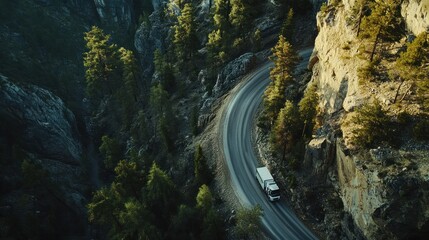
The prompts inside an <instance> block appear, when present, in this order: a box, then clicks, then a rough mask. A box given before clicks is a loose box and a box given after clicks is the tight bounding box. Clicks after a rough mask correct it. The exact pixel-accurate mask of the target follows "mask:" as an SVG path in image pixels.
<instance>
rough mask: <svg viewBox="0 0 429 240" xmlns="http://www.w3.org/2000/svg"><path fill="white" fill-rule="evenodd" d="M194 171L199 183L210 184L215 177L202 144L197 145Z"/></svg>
mask: <svg viewBox="0 0 429 240" xmlns="http://www.w3.org/2000/svg"><path fill="white" fill-rule="evenodd" d="M194 173H195V179H196V181H197V183H198V184H209V183H210V182H211V180H212V178H213V175H212V173H211V171H210V168H209V167H208V165H207V160H206V158H205V157H204V154H203V149H202V147H201V145H198V146H197V149H196V151H195V156H194Z"/></svg>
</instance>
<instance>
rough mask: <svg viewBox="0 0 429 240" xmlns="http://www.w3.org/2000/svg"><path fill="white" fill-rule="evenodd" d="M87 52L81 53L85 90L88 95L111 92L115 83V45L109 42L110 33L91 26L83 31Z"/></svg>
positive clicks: (116, 64)
mask: <svg viewBox="0 0 429 240" xmlns="http://www.w3.org/2000/svg"><path fill="white" fill-rule="evenodd" d="M84 39H85V41H86V48H87V49H88V51H87V52H85V53H84V54H83V61H84V66H85V78H86V85H87V91H88V94H89V95H90V96H94V97H95V96H101V95H103V94H107V93H110V94H112V92H113V89H114V88H115V86H116V85H117V83H116V82H115V81H117V79H115V75H114V74H115V71H116V69H117V66H118V63H117V54H116V51H117V46H116V45H115V44H111V43H110V35H106V34H104V32H103V30H101V29H100V28H98V27H96V26H93V27H92V28H91V30H90V31H89V32H86V33H85V36H84Z"/></svg>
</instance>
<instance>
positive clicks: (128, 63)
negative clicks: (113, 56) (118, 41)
mask: <svg viewBox="0 0 429 240" xmlns="http://www.w3.org/2000/svg"><path fill="white" fill-rule="evenodd" d="M119 53H120V60H121V62H122V80H123V82H124V86H125V89H126V93H127V95H129V96H131V99H133V100H134V102H137V93H138V84H137V79H138V65H137V60H136V58H135V57H134V53H133V52H132V51H131V50H127V49H125V48H123V47H121V48H119Z"/></svg>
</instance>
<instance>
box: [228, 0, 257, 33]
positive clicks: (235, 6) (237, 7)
mask: <svg viewBox="0 0 429 240" xmlns="http://www.w3.org/2000/svg"><path fill="white" fill-rule="evenodd" d="M251 20H252V19H251V14H250V8H249V6H248V5H247V3H246V2H245V1H244V0H231V12H230V13H229V21H230V22H231V24H232V26H233V27H234V28H235V29H236V31H237V32H238V34H239V35H241V36H244V35H245V33H246V32H247V31H248V30H249V28H250V26H251Z"/></svg>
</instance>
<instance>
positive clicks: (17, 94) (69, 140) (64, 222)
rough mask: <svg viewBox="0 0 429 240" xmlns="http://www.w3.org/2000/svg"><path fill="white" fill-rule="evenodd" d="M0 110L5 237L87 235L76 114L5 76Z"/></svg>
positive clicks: (0, 216) (0, 211)
mask: <svg viewBox="0 0 429 240" xmlns="http://www.w3.org/2000/svg"><path fill="white" fill-rule="evenodd" d="M0 109H1V110H0V122H1V126H0V133H1V134H0V149H1V151H0V153H1V162H0V163H1V165H2V169H1V179H0V185H1V197H0V221H2V229H1V232H0V236H1V237H6V236H9V237H10V236H14V237H17V238H18V237H24V238H27V237H31V236H32V234H36V235H37V236H38V237H46V238H51V237H55V236H59V235H63V236H73V237H76V236H84V235H86V234H87V233H86V231H87V225H86V224H85V221H82V219H85V212H86V211H85V203H86V201H87V200H86V197H85V195H86V194H87V192H86V191H87V190H88V189H89V188H88V184H87V183H85V182H86V179H87V173H86V172H85V170H84V169H85V168H84V167H83V164H84V163H83V161H82V159H83V155H82V145H81V140H80V136H79V133H78V130H77V127H76V120H75V117H74V114H73V113H72V112H71V111H70V110H69V109H68V108H67V107H66V106H65V105H64V102H63V101H62V100H61V99H60V98H59V97H57V96H55V95H54V94H52V93H51V92H49V91H47V90H45V89H42V88H39V87H37V86H33V85H17V84H14V83H12V82H10V81H9V80H7V78H6V77H4V76H2V75H0ZM35 222H37V223H38V224H35ZM70 222H73V223H74V224H70ZM28 225H31V226H32V227H28Z"/></svg>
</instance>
